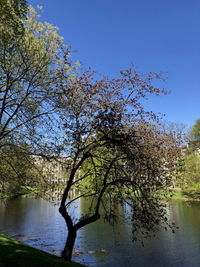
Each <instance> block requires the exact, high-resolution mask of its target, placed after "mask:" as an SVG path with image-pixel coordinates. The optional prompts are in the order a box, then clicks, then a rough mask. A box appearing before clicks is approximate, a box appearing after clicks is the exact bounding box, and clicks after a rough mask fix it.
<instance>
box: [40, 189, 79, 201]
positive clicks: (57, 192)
mask: <svg viewBox="0 0 200 267" xmlns="http://www.w3.org/2000/svg"><path fill="white" fill-rule="evenodd" d="M63 190H64V189H63V187H60V188H51V189H48V190H46V191H45V192H40V193H38V194H37V195H36V197H37V198H42V199H45V200H47V201H50V202H53V203H54V204H58V203H59V202H60V201H61V197H62V193H63ZM75 195H76V190H75V189H74V190H71V191H70V198H73V197H74V196H75Z"/></svg>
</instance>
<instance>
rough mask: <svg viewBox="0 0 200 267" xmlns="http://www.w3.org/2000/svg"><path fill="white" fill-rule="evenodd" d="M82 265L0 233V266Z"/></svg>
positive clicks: (59, 266)
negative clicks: (66, 260)
mask: <svg viewBox="0 0 200 267" xmlns="http://www.w3.org/2000/svg"><path fill="white" fill-rule="evenodd" d="M12 266H13V267H81V266H82V267H83V266H85V265H81V264H79V263H75V262H65V261H64V260H63V259H61V258H59V257H57V256H54V255H51V254H48V253H46V252H44V251H41V250H38V249H35V248H32V247H30V246H28V245H25V244H22V243H20V242H18V241H16V240H14V239H12V238H9V237H7V236H5V235H3V234H0V267H12Z"/></svg>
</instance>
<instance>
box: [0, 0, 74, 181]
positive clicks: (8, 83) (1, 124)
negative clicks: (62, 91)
mask: <svg viewBox="0 0 200 267" xmlns="http://www.w3.org/2000/svg"><path fill="white" fill-rule="evenodd" d="M39 9H41V8H40V7H39ZM0 13H1V15H2V16H1V17H0V36H1V38H0V149H1V151H0V156H1V157H2V158H3V157H4V152H5V151H7V149H5V147H9V146H10V147H13V146H20V144H21V143H22V141H23V144H29V148H30V144H31V145H32V146H31V148H32V150H34V149H35V150H37V151H38V145H41V144H42V143H43V144H44V147H45V148H46V150H47V145H46V144H45V143H46V142H47V141H48V140H49V136H50V133H49V129H50V126H52V123H53V122H54V121H53V120H52V119H53V114H54V113H55V110H56V107H55V106H53V105H52V98H53V95H54V93H55V92H54V91H55V84H56V79H57V78H56V74H57V72H58V70H59V69H60V68H61V67H62V69H63V68H65V69H66V70H67V71H68V72H69V71H70V69H71V68H70V66H69V64H68V62H67V60H68V57H69V51H68V49H67V48H66V47H65V46H64V45H63V38H62V37H60V36H59V34H58V28H57V27H54V26H53V25H51V24H49V23H46V22H40V21H39V17H40V15H39V14H38V13H37V12H36V11H35V10H34V9H33V8H32V7H30V8H29V9H28V14H27V15H26V1H23V0H21V1H15V0H13V1H12V0H5V1H1V4H0ZM63 55H64V57H63ZM61 56H62V57H61ZM63 58H64V59H63ZM52 136H53V135H52ZM52 136H51V137H52ZM54 137H55V135H54ZM21 148H22V147H21ZM11 151H13V153H15V151H16V150H15V149H12V150H10V152H11ZM26 152H30V149H29V151H26ZM6 153H7V152H6ZM49 153H51V151H49ZM14 157H15V155H14ZM8 175H9V173H8ZM0 177H1V175H0Z"/></svg>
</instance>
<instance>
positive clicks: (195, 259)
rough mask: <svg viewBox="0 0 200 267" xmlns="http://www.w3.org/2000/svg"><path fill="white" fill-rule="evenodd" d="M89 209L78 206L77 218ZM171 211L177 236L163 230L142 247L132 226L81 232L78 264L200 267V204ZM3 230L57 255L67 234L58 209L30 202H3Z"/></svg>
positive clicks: (0, 216)
mask: <svg viewBox="0 0 200 267" xmlns="http://www.w3.org/2000/svg"><path fill="white" fill-rule="evenodd" d="M87 205H88V203H87V201H84V200H82V201H81V202H77V203H76V205H75V206H74V208H73V212H74V214H76V215H79V214H80V213H81V212H82V211H83V210H85V209H87ZM169 206H170V207H169V211H170V219H171V220H173V221H175V223H176V224H177V225H178V226H179V230H177V231H176V233H175V234H173V233H172V232H169V231H165V230H161V231H159V232H158V233H157V234H156V236H155V237H153V238H152V239H151V240H146V241H145V242H144V247H142V245H141V244H140V243H137V242H136V243H132V241H131V227H130V225H128V224H125V223H120V224H118V225H116V227H115V228H113V227H111V226H110V225H108V224H105V223H104V222H103V221H102V220H99V221H97V222H96V223H93V224H91V225H88V226H87V227H85V228H83V229H82V230H80V232H79V233H78V237H77V241H76V244H75V255H74V256H73V260H75V261H78V262H82V263H85V264H86V265H88V266H98V267H132V266H135V267H179V266H180V267H200V203H199V202H193V203H190V204H188V203H186V202H184V201H173V202H171V203H170V205H169ZM0 231H4V232H5V233H8V234H9V235H11V236H13V237H15V238H16V239H19V240H21V241H23V242H25V243H27V244H29V245H32V246H34V247H36V248H40V249H43V250H45V251H48V252H50V253H54V254H57V255H59V254H60V251H61V249H62V248H63V246H64V242H65V238H66V234H67V231H66V227H65V222H64V220H63V218H62V217H61V216H60V214H59V212H58V206H55V205H53V204H52V203H50V202H48V201H45V200H42V199H30V198H18V199H15V200H9V201H6V202H3V201H1V202H0Z"/></svg>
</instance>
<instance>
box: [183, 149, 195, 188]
mask: <svg viewBox="0 0 200 267" xmlns="http://www.w3.org/2000/svg"><path fill="white" fill-rule="evenodd" d="M178 184H179V185H180V186H181V188H183V189H186V188H195V187H198V186H200V154H199V152H197V151H194V152H191V153H189V154H187V155H185V159H184V160H183V161H182V164H181V170H180V179H179V181H178Z"/></svg>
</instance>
